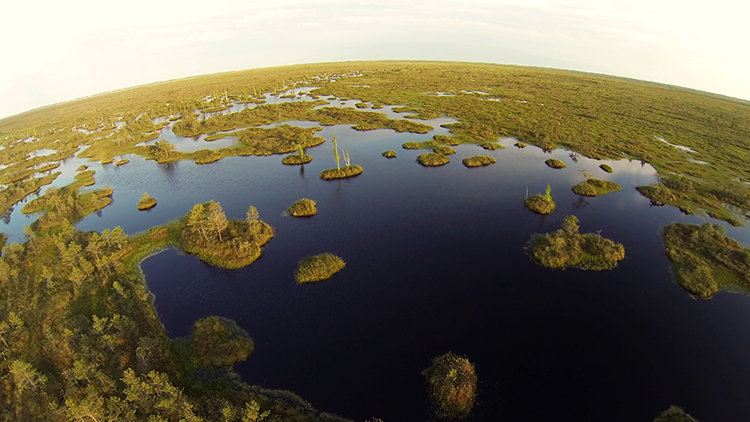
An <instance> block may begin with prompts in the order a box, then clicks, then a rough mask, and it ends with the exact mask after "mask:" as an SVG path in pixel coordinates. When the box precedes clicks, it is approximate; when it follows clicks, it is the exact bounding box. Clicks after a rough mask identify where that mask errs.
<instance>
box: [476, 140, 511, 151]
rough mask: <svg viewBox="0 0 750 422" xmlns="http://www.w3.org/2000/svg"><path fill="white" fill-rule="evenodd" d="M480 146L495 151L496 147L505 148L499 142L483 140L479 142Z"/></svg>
mask: <svg viewBox="0 0 750 422" xmlns="http://www.w3.org/2000/svg"><path fill="white" fill-rule="evenodd" d="M479 146H480V147H482V148H484V149H486V150H488V151H494V150H496V149H503V148H505V147H504V146H502V145H500V144H498V143H497V142H483V143H481V144H479Z"/></svg>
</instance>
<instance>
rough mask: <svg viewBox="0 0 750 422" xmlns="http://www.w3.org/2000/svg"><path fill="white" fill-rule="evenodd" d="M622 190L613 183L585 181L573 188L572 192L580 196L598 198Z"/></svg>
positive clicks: (595, 180) (597, 180)
mask: <svg viewBox="0 0 750 422" xmlns="http://www.w3.org/2000/svg"><path fill="white" fill-rule="evenodd" d="M621 189H622V188H621V187H620V185H618V184H617V183H615V182H611V181H609V180H600V179H594V178H591V179H586V180H585V181H583V182H581V183H579V184H577V185H575V186H573V192H575V193H576V194H577V195H581V196H599V195H606V194H608V193H610V192H617V191H619V190H621Z"/></svg>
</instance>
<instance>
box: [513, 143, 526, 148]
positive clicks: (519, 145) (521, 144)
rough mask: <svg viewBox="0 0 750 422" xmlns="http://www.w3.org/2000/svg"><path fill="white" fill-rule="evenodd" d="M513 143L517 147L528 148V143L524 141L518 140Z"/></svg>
mask: <svg viewBox="0 0 750 422" xmlns="http://www.w3.org/2000/svg"><path fill="white" fill-rule="evenodd" d="M513 145H515V146H516V148H526V144H524V143H523V142H516V143H515V144H513Z"/></svg>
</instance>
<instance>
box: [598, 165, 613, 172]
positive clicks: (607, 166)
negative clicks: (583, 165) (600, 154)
mask: <svg viewBox="0 0 750 422" xmlns="http://www.w3.org/2000/svg"><path fill="white" fill-rule="evenodd" d="M599 168H600V169H602V170H604V171H606V172H607V173H612V172H613V171H614V170H612V167H611V166H610V165H609V164H602V165H600V166H599Z"/></svg>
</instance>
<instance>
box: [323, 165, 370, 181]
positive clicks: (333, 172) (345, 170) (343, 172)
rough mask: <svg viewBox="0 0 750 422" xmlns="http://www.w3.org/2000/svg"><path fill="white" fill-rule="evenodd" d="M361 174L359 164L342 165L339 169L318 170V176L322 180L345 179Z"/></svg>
mask: <svg viewBox="0 0 750 422" xmlns="http://www.w3.org/2000/svg"><path fill="white" fill-rule="evenodd" d="M360 174H362V167H360V166H354V165H352V166H344V167H341V168H339V169H327V170H323V171H321V172H320V178H321V179H323V180H333V179H346V178H349V177H355V176H359V175H360Z"/></svg>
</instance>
